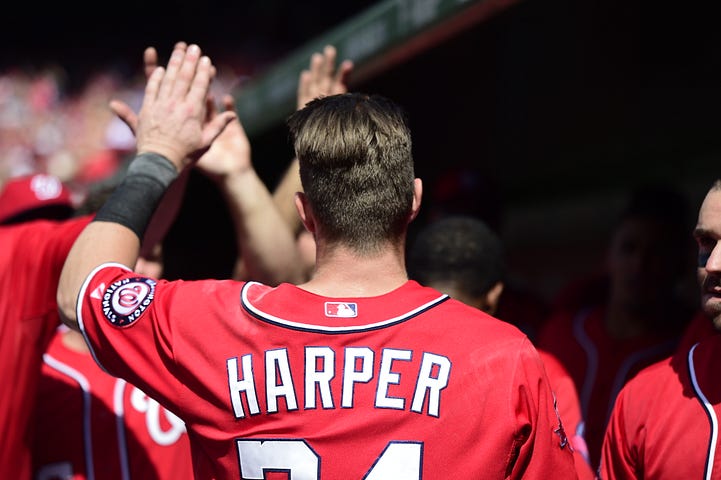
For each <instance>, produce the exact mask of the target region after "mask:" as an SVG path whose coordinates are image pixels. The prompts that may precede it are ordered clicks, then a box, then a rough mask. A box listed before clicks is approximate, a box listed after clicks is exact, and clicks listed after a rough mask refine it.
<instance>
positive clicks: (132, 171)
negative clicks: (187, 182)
mask: <svg viewBox="0 0 721 480" xmlns="http://www.w3.org/2000/svg"><path fill="white" fill-rule="evenodd" d="M177 176H178V171H177V170H176V169H175V166H174V165H173V164H172V163H170V161H169V160H168V159H167V158H165V157H163V156H162V155H158V154H155V153H141V154H140V155H138V156H136V157H135V158H134V159H133V161H132V162H131V163H130V166H129V167H128V171H127V173H126V174H125V178H124V179H123V181H122V182H120V185H118V186H117V188H115V190H114V191H113V193H112V194H111V195H110V197H108V199H107V200H106V201H105V203H104V204H103V206H102V207H100V209H99V210H98V213H97V214H96V215H95V218H94V220H93V221H101V222H114V223H119V224H121V225H123V226H125V227H128V228H129V229H130V230H132V231H133V232H135V234H136V235H137V236H138V238H139V239H140V241H142V240H143V236H144V235H145V229H146V228H147V227H148V223H149V222H150V218H151V217H152V216H153V212H155V209H156V207H157V206H158V203H160V199H161V198H162V197H163V195H164V194H165V190H166V189H167V188H168V186H169V185H170V184H171V183H172V182H173V180H175V178H176V177H177Z"/></svg>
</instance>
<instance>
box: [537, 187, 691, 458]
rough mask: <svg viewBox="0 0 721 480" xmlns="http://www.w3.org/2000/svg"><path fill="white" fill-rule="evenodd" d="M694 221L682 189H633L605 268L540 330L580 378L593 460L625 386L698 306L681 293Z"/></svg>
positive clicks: (673, 341)
mask: <svg viewBox="0 0 721 480" xmlns="http://www.w3.org/2000/svg"><path fill="white" fill-rule="evenodd" d="M689 229H690V222H688V220H687V214H686V203H685V201H683V198H682V197H680V196H679V194H678V193H676V192H674V191H672V190H667V189H666V188H659V187H644V188H639V189H638V190H636V191H634V192H633V195H632V196H631V199H630V201H629V203H628V205H627V206H626V208H625V209H624V210H623V211H622V212H621V215H620V217H619V219H618V221H617V224H616V225H615V228H614V231H613V235H612V237H611V239H610V242H609V246H608V250H607V257H606V263H605V270H604V271H603V274H602V275H600V276H598V277H596V276H592V277H591V278H590V279H588V280H587V283H586V284H585V286H584V288H579V289H578V291H577V293H576V297H569V298H568V299H567V300H566V301H567V302H568V303H566V304H563V305H561V306H560V307H557V308H556V309H555V311H554V312H553V314H552V315H551V316H550V317H549V319H548V320H547V321H546V323H545V324H544V325H543V327H541V330H540V332H539V335H538V339H537V341H536V344H537V346H538V347H539V348H541V349H543V350H546V351H549V352H551V353H553V354H554V355H555V356H556V357H557V358H558V359H559V360H560V361H561V362H562V363H563V364H564V366H565V367H566V369H567V370H568V371H569V373H570V374H571V377H572V378H573V379H574V382H575V383H576V389H577V391H578V393H579V398H580V401H581V408H582V413H583V417H584V419H585V424H586V430H585V438H586V441H587V443H588V449H589V454H590V459H591V463H592V465H593V466H594V468H597V467H598V463H599V458H600V454H601V444H602V442H603V434H604V431H605V428H606V424H607V421H608V417H609V415H610V412H611V408H612V407H613V404H614V400H615V398H616V395H617V394H618V392H619V391H620V389H621V387H623V385H624V384H625V383H626V382H627V381H628V380H629V379H630V378H632V377H633V376H634V375H636V374H637V373H638V372H639V371H640V370H641V369H642V368H644V367H647V366H649V365H651V364H652V363H655V362H657V361H660V360H661V359H663V358H666V357H667V356H669V355H671V354H672V353H673V351H674V349H675V348H676V346H677V344H678V341H679V338H680V337H681V334H682V332H683V329H684V327H685V325H686V324H687V323H688V322H689V321H690V319H691V318H692V316H693V315H694V313H695V311H696V310H697V308H696V305H695V304H693V305H692V304H691V302H689V301H688V300H687V299H686V298H685V297H682V296H680V295H679V294H678V292H679V291H680V289H679V288H678V287H679V285H680V284H681V283H682V281H685V280H686V278H687V275H688V274H690V273H692V272H691V271H690V269H691V268H692V264H691V265H689V260H690V259H691V258H692V255H691V247H692V245H691V243H690V240H689V238H688V231H689ZM576 298H583V300H585V301H577V300H576ZM569 305H570V306H569Z"/></svg>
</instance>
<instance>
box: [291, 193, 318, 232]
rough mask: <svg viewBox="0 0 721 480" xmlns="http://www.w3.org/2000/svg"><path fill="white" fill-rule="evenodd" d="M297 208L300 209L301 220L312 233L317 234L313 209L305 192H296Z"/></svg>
mask: <svg viewBox="0 0 721 480" xmlns="http://www.w3.org/2000/svg"><path fill="white" fill-rule="evenodd" d="M293 200H294V201H295V209H296V210H298V215H299V216H300V220H301V221H302V222H303V226H304V227H305V229H306V230H308V231H309V232H310V233H312V234H314V235H315V222H314V221H313V210H312V209H311V208H310V205H309V204H308V197H306V196H305V193H303V192H295V197H294V198H293Z"/></svg>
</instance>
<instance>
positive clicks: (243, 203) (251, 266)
mask: <svg viewBox="0 0 721 480" xmlns="http://www.w3.org/2000/svg"><path fill="white" fill-rule="evenodd" d="M221 190H222V191H223V194H224V195H225V197H226V200H227V202H228V208H229V210H230V213H231V217H232V219H233V224H234V227H235V231H236V238H237V242H238V250H239V254H240V257H239V263H238V264H236V268H235V271H234V273H235V274H236V278H237V275H240V272H241V271H243V272H244V273H243V275H244V276H245V277H247V278H248V279H250V280H257V281H260V282H263V283H267V284H270V285H277V284H278V283H281V282H299V281H301V280H302V276H301V272H302V269H301V263H300V259H299V255H298V252H297V249H296V245H295V236H294V234H293V232H292V231H291V230H290V228H289V226H288V225H287V223H286V222H285V220H284V219H283V217H282V216H281V214H280V212H279V211H278V209H277V208H276V206H275V204H274V203H273V198H272V196H271V194H270V192H269V191H268V189H267V188H266V186H265V184H264V183H263V182H262V180H261V179H260V178H259V177H258V175H257V173H256V172H255V170H254V169H252V168H251V169H246V170H243V171H242V172H238V173H235V174H232V175H228V176H227V177H226V178H225V179H224V180H223V181H222V183H221ZM240 262H242V263H240Z"/></svg>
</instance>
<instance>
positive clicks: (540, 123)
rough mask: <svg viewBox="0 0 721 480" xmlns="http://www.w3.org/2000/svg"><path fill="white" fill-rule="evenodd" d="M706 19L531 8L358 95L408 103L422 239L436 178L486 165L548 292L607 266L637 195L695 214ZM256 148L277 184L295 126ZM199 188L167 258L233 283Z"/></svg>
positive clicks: (703, 133) (210, 204) (711, 58)
mask: <svg viewBox="0 0 721 480" xmlns="http://www.w3.org/2000/svg"><path fill="white" fill-rule="evenodd" d="M708 13H709V12H706V11H701V10H692V9H691V8H690V7H688V8H687V7H686V6H681V5H679V4H670V3H669V4H664V3H654V4H653V5H651V4H648V5H646V4H644V3H642V2H628V1H622V0H611V1H608V2H593V1H582V2H578V1H571V0H543V1H542V0H530V1H521V2H518V3H515V4H511V5H509V6H507V7H505V8H504V9H503V10H501V11H500V12H498V13H496V14H495V15H493V16H491V17H490V18H486V19H484V20H482V21H479V22H478V23H476V24H474V25H473V26H471V27H469V28H467V29H465V30H462V31H458V32H455V33H454V34H453V35H451V36H450V37H449V38H447V39H445V40H443V41H441V42H440V43H438V44H436V45H433V46H430V47H428V48H427V49H425V50H423V51H420V52H419V53H417V54H414V55H413V56H411V57H410V58H406V59H404V60H403V61H401V62H399V63H396V64H393V65H391V66H388V67H387V68H385V69H384V70H382V71H380V72H378V73H376V74H374V75H373V76H372V77H371V78H366V79H364V80H363V81H362V82H357V83H355V84H353V85H352V87H353V89H354V90H361V91H366V92H372V93H381V94H383V95H386V96H389V97H391V98H393V99H395V100H397V101H398V102H400V103H401V104H402V105H403V106H404V107H405V108H406V110H407V111H408V113H409V116H410V118H411V123H412V128H413V134H414V153H415V157H416V163H417V175H418V176H419V177H421V178H422V179H424V182H425V186H426V196H425V197H424V204H423V206H422V210H421V211H422V213H421V216H420V217H419V219H418V220H417V221H416V222H415V224H414V228H413V229H412V230H411V237H412V236H413V234H414V232H415V229H416V228H417V227H419V226H420V225H421V224H422V223H423V222H425V221H426V220H427V218H426V217H427V212H429V211H430V210H431V209H432V208H433V206H432V202H433V199H432V197H431V195H430V194H429V190H430V188H429V187H430V185H431V184H432V183H433V182H434V181H435V179H437V178H438V177H439V175H441V174H442V173H443V172H444V171H445V170H446V169H450V168H455V167H461V166H471V167H472V168H475V169H478V170H480V171H482V172H483V173H484V175H485V176H486V178H487V179H489V182H490V183H489V185H490V187H489V188H491V189H492V190H494V191H495V192H496V194H497V195H496V199H497V201H498V211H499V212H500V218H501V223H500V232H501V234H502V237H503V239H504V241H505V242H506V246H507V249H508V259H509V263H510V267H511V270H512V275H513V277H514V279H515V280H514V281H516V282H520V283H522V284H524V285H525V286H527V287H528V288H530V289H531V290H534V291H536V292H537V293H539V294H541V295H543V296H546V297H550V296H551V295H553V293H555V291H556V290H557V289H558V288H560V287H561V286H562V285H564V284H565V283H566V282H568V281H570V280H571V279H573V278H574V277H577V276H579V275H584V274H586V273H588V272H590V271H592V270H594V269H595V268H597V267H598V265H599V264H600V262H602V260H603V254H604V249H605V245H606V239H607V235H608V232H609V229H610V228H611V225H612V222H613V219H614V218H615V215H616V213H617V211H618V209H619V208H620V207H621V205H622V203H623V201H624V199H625V195H626V194H627V192H628V190H629V189H630V188H631V187H632V186H634V185H635V184H637V183H640V182H645V181H659V182H667V183H670V184H672V185H674V186H676V187H677V188H679V189H680V190H682V191H684V192H685V193H686V194H687V195H688V198H689V202H690V206H691V214H692V216H694V215H695V213H696V210H697V208H698V206H699V205H700V201H701V199H702V198H703V195H704V193H705V191H706V188H707V187H708V185H709V182H710V181H711V180H712V179H713V178H715V176H716V175H718V174H719V164H720V160H721V114H720V112H721V108H720V107H721V54H719V53H718V52H717V51H716V50H717V46H718V45H719V44H721V43H720V42H719V40H721V39H720V38H719V37H720V35H719V30H718V29H715V30H714V29H711V28H710V23H711V21H710V20H711V17H709V16H708ZM251 142H252V144H253V152H254V163H255V166H256V168H257V169H258V171H259V173H260V174H261V176H262V177H263V178H264V179H266V181H267V183H268V184H269V186H271V187H272V186H273V185H274V184H275V182H276V181H277V179H278V178H279V176H280V174H281V172H282V168H283V167H284V166H285V165H286V164H287V160H288V159H290V156H291V155H292V151H291V149H290V147H289V145H288V143H287V138H286V131H285V128H284V126H283V125H282V123H277V124H275V125H273V126H271V127H268V128H267V129H265V130H264V131H262V132H260V133H256V134H254V135H253V136H252V137H251ZM195 180H196V181H195V182H191V191H192V189H197V190H198V191H202V192H203V195H204V198H205V201H203V202H200V204H199V203H198V201H197V198H198V197H197V196H194V198H195V199H196V200H195V201H194V203H193V204H192V205H191V204H188V205H186V206H184V210H183V212H182V215H181V218H180V219H179V221H178V223H177V224H176V227H177V228H176V232H175V233H176V235H174V236H173V237H172V238H174V239H175V240H172V239H171V240H172V241H171V242H169V249H168V252H169V253H172V254H173V255H175V256H179V257H189V256H191V255H192V253H191V252H192V251H195V250H202V255H201V254H199V255H201V256H203V257H206V258H208V262H207V263H206V264H204V265H203V266H197V265H196V266H193V267H191V270H193V271H194V273H197V275H198V276H199V277H202V276H206V275H209V274H220V275H224V274H227V273H228V271H229V270H223V269H224V268H225V267H228V268H229V267H230V265H232V255H234V250H233V246H232V242H231V241H229V240H231V239H232V227H230V226H229V223H227V222H220V223H218V222H217V221H216V220H217V218H218V216H220V217H222V211H223V209H224V207H223V205H222V199H221V198H220V197H219V196H217V195H216V193H215V192H214V191H213V189H212V186H209V185H208V184H207V182H206V181H205V179H203V178H197V179H195ZM208 211H212V212H215V213H216V214H217V215H215V214H214V215H207V212H208ZM694 218H695V217H694ZM223 225H225V226H223ZM180 238H182V241H181V240H179V239H180ZM171 265H172V263H171ZM177 265H178V268H179V269H181V268H182V269H183V270H184V271H183V272H182V274H185V275H187V274H188V273H189V272H188V267H189V266H188V265H186V266H183V265H182V262H181V263H178V264H177ZM168 273H169V275H174V274H175V272H173V271H169V272H168ZM180 273H181V272H180V271H179V272H178V274H180Z"/></svg>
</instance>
